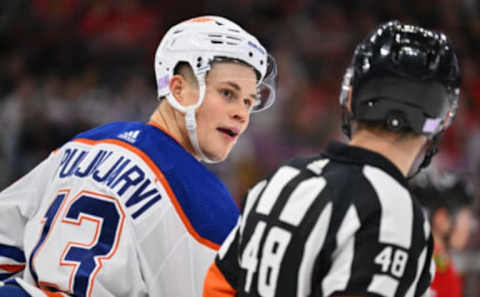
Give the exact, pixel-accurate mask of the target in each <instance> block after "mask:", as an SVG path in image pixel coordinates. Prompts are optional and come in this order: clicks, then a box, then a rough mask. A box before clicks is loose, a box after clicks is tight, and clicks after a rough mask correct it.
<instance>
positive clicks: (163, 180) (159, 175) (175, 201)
mask: <svg viewBox="0 0 480 297" xmlns="http://www.w3.org/2000/svg"><path fill="white" fill-rule="evenodd" d="M74 141H75V142H80V143H84V144H88V145H95V144H99V143H109V144H114V145H118V146H121V147H123V148H124V149H126V150H129V151H131V152H133V153H134V154H136V155H137V156H139V157H140V158H141V159H142V160H143V161H144V162H145V163H146V164H147V165H148V167H150V169H151V170H152V171H153V172H154V173H155V175H156V177H157V179H158V180H159V181H160V183H161V184H162V185H163V187H164V188H165V190H166V191H167V194H168V197H169V198H170V201H171V202H172V204H173V206H174V207H175V210H176V211H177V213H178V215H179V216H180V219H181V220H182V222H183V224H184V225H185V227H186V228H187V231H188V232H189V233H190V235H192V236H193V238H195V239H196V240H197V241H198V242H200V243H201V244H203V245H205V246H208V247H209V248H211V249H214V250H218V249H219V248H220V245H218V244H216V243H215V242H213V241H210V240H208V239H207V238H203V237H201V236H200V235H199V234H198V233H197V231H195V229H194V228H193V226H192V224H191V223H190V220H189V219H188V217H187V215H186V214H185V212H184V211H183V209H182V207H181V205H180V203H179V202H178V199H177V197H176V196H175V194H174V192H173V190H172V188H171V187H170V184H169V183H168V181H167V179H166V177H165V176H164V175H163V173H162V171H161V170H160V168H158V167H157V165H156V164H155V163H154V162H153V161H152V159H150V157H149V156H148V155H147V154H145V153H144V152H143V151H142V150H140V149H138V148H136V147H135V146H133V145H130V144H128V143H125V142H123V141H120V140H117V139H104V140H91V139H86V138H79V139H75V140H74Z"/></svg>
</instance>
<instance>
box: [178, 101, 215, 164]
mask: <svg viewBox="0 0 480 297" xmlns="http://www.w3.org/2000/svg"><path fill="white" fill-rule="evenodd" d="M195 110H196V108H189V109H188V110H187V112H186V113H185V127H187V132H188V137H189V138H190V143H191V144H192V146H193V149H194V150H195V152H196V153H197V154H198V155H199V156H200V159H202V160H203V161H204V162H205V163H210V164H212V163H219V162H220V161H215V160H212V159H209V158H208V157H207V156H205V154H204V153H203V152H202V149H201V148H200V143H199V142H198V137H197V121H196V119H195Z"/></svg>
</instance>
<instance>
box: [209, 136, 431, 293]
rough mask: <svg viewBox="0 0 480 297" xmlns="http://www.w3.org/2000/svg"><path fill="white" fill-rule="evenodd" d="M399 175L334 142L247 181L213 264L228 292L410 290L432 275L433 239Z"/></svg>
mask: <svg viewBox="0 0 480 297" xmlns="http://www.w3.org/2000/svg"><path fill="white" fill-rule="evenodd" d="M405 185H406V182H405V179H404V178H403V176H402V175H401V174H400V172H399V171H398V169H396V168H395V167H394V166H393V164H391V163H390V162H389V161H388V160H386V159H385V158H383V157H382V156H380V155H378V154H375V153H373V152H369V151H366V150H362V149H360V148H353V147H348V146H345V145H338V144H337V145H336V146H333V147H329V150H327V152H326V154H324V155H322V156H319V157H316V158H311V159H296V160H294V161H292V162H289V163H288V164H286V165H284V166H282V167H280V168H279V169H278V170H277V171H276V172H275V173H273V174H272V175H271V177H269V178H267V179H266V180H264V181H261V182H260V183H259V184H257V186H255V187H254V188H253V189H252V190H251V191H250V193H249V195H248V198H247V201H246V204H245V208H244V212H243V215H242V219H241V224H240V226H239V229H240V232H236V238H235V239H232V240H230V239H228V240H227V243H226V245H228V251H224V250H223V247H222V250H221V252H220V254H221V257H220V258H218V257H217V264H218V265H219V267H220V269H221V270H222V272H223V273H224V274H230V275H226V279H234V280H235V288H236V289H237V296H263V297H266V296H271V297H273V296H297V297H307V296H325V297H326V296H331V295H355V296H384V297H400V296H407V297H420V296H421V295H423V293H424V292H425V291H426V289H427V288H428V286H429V284H430V282H431V280H432V275H433V271H432V269H431V267H433V266H432V265H433V262H432V259H431V258H432V252H433V242H432V238H431V234H430V227H429V224H428V222H427V221H426V219H425V217H424V215H423V213H422V211H421V209H420V207H419V205H418V204H417V203H416V202H415V201H413V200H412V198H411V196H410V194H409V192H408V190H407V189H406V187H405ZM260 225H261V226H262V228H261V229H259V228H257V227H258V226H260ZM254 232H256V235H255V239H254V241H252V240H253V239H252V234H253V233H254ZM275 234H282V236H283V239H282V238H276V236H275ZM232 242H233V243H234V244H232ZM252 247H253V248H252ZM246 248H249V249H251V251H253V252H252V253H245V252H244V251H245V249H246ZM233 251H234V252H233ZM247 256H248V257H249V258H248V259H244V258H242V257H247ZM229 257H236V259H235V260H234V261H236V262H235V263H236V264H238V263H241V264H239V267H237V268H238V269H229V268H228V265H227V263H231V262H232V259H230V260H229V259H228V258H229ZM249 261H250V262H249ZM252 261H253V262H252ZM252 263H254V265H252ZM222 267H224V268H222ZM259 272H261V273H259ZM246 275H248V278H249V280H248V283H246V280H245V278H246ZM259 275H262V277H261V278H259ZM245 288H248V290H245ZM259 288H260V290H259Z"/></svg>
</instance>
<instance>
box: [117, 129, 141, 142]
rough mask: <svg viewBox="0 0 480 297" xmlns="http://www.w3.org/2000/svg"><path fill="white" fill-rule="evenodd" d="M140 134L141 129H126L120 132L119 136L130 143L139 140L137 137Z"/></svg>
mask: <svg viewBox="0 0 480 297" xmlns="http://www.w3.org/2000/svg"><path fill="white" fill-rule="evenodd" d="M139 134H140V130H133V131H126V132H123V133H121V134H119V135H118V136H117V137H118V138H121V139H123V140H126V141H128V142H130V143H135V141H137V137H138V135H139Z"/></svg>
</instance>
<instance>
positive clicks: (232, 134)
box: [217, 127, 240, 140]
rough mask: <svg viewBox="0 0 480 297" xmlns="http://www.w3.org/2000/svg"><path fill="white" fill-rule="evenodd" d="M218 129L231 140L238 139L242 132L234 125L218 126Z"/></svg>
mask: <svg viewBox="0 0 480 297" xmlns="http://www.w3.org/2000/svg"><path fill="white" fill-rule="evenodd" d="M217 131H219V132H220V133H222V134H223V135H225V137H227V138H228V139H230V140H234V139H236V138H237V136H238V135H239V134H240V133H239V130H238V129H237V128H233V127H219V128H217Z"/></svg>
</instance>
